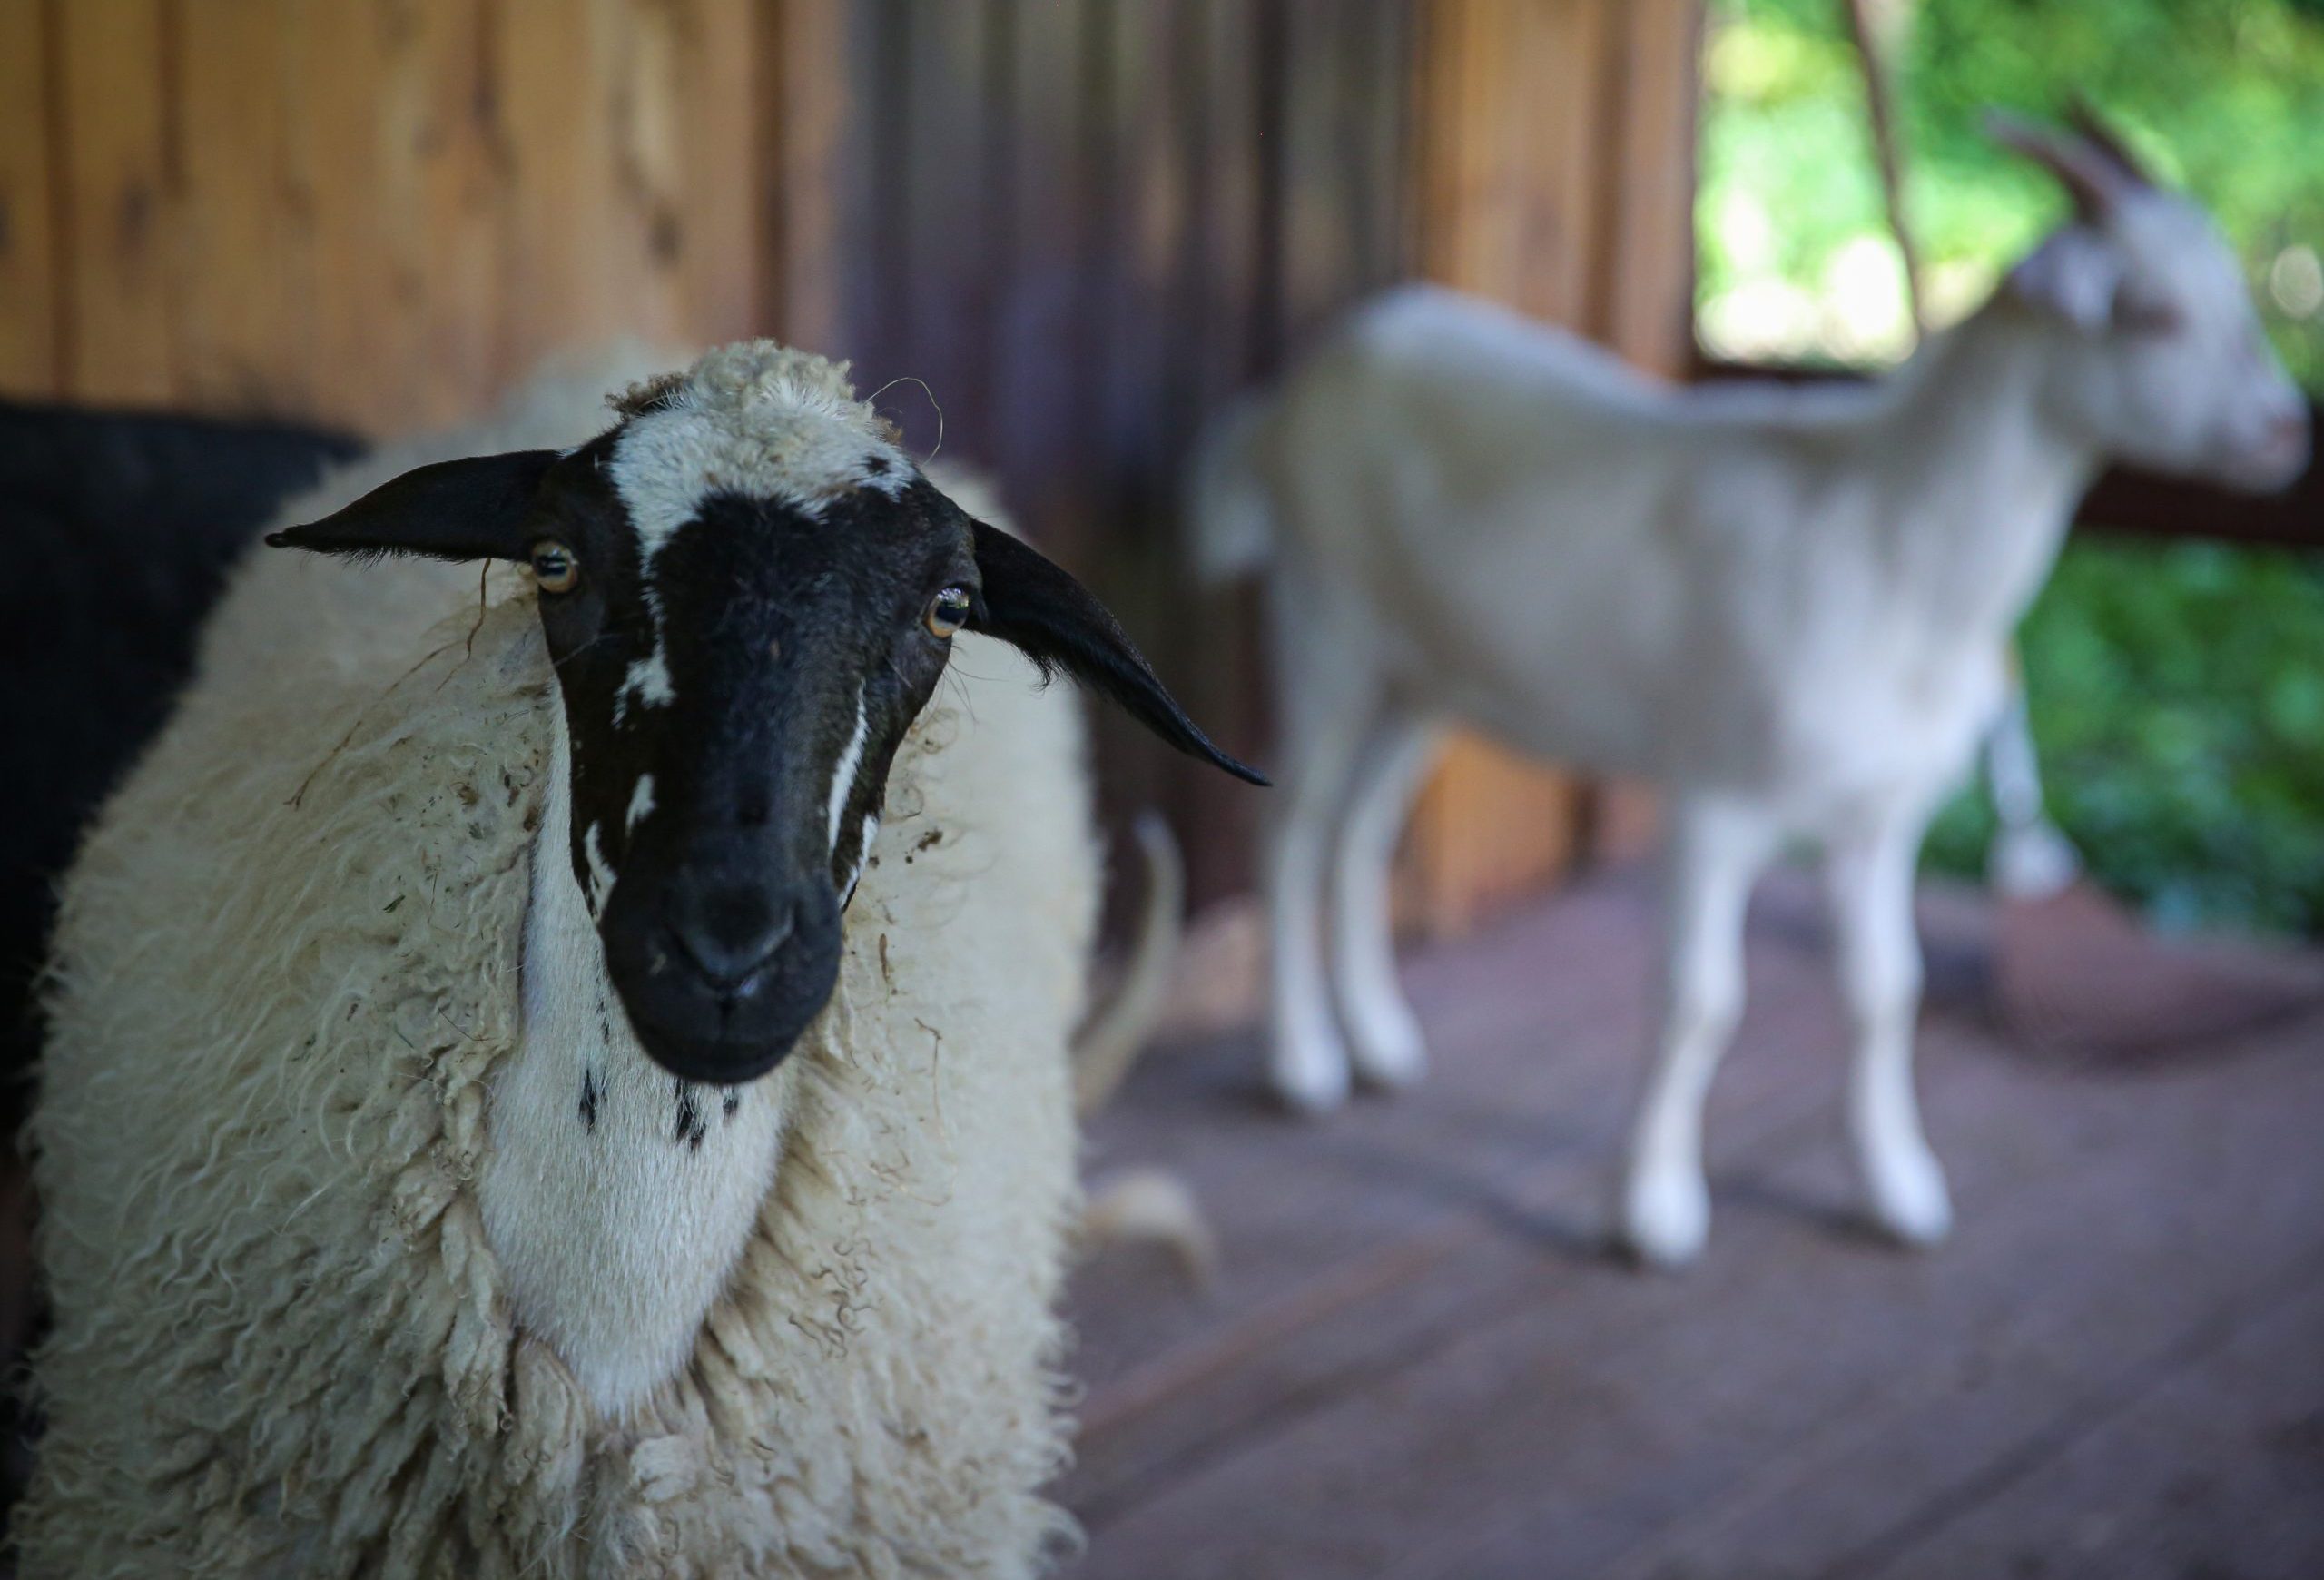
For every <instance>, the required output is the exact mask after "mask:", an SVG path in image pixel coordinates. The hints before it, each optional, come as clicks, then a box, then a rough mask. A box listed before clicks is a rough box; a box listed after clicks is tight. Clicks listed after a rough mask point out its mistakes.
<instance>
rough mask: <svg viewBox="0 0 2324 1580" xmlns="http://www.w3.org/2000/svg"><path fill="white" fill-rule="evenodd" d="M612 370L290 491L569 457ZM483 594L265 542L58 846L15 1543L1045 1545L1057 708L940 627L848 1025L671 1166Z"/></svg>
mask: <svg viewBox="0 0 2324 1580" xmlns="http://www.w3.org/2000/svg"><path fill="white" fill-rule="evenodd" d="M621 381H622V380H621V379H620V378H619V377H618V376H616V375H611V374H608V373H606V372H605V371H603V370H599V371H597V372H596V373H595V374H594V375H576V376H575V377H574V378H571V379H568V380H564V381H561V382H550V383H547V384H545V385H544V386H542V387H540V388H537V389H536V390H534V391H532V393H531V394H530V396H529V397H528V398H527V400H520V401H518V402H517V403H515V404H514V405H513V406H512V408H511V409H510V410H509V411H508V412H507V413H505V414H504V415H503V417H502V418H501V419H500V420H497V421H496V422H494V423H490V424H485V425H479V426H478V427H477V428H475V429H471V430H465V431H462V432H459V433H455V434H449V435H442V436H438V437H436V438H433V439H426V440H416V441H412V442H409V443H405V444H399V445H394V446H389V447H387V448H385V449H382V450H381V451H379V452H378V453H377V454H375V455H374V456H372V457H370V458H369V459H367V460H366V461H365V462H363V463H362V464H361V465H359V467H357V468H355V469H351V470H350V472H348V473H346V474H344V475H342V476H341V477H340V478H337V479H333V480H332V481H330V483H328V484H326V485H325V486H324V488H323V489H320V490H319V491H318V492H317V493H316V494H315V495H313V496H311V497H310V498H309V499H304V500H302V501H300V502H299V503H298V504H296V505H295V506H293V507H292V508H291V509H290V510H289V511H287V512H286V516H287V518H289V519H291V520H304V519H311V518H314V517H316V516H319V515H321V514H324V513H326V512H328V511H329V510H330V509H334V508H336V507H337V506H338V505H340V504H341V503H343V502H345V501H346V500H348V499H352V498H354V497H356V496H357V495H359V494H360V493H362V492H364V491H366V490H367V489H369V488H370V487H373V486H376V485H377V484H379V483H380V482H382V481H385V480H386V479H388V478H389V477H392V476H394V475H397V474H399V473H401V472H402V471H405V470H407V469H409V468H411V467H413V466H415V465H419V464H423V463H425V462H428V461H430V460H435V459H445V458H447V457H449V456H454V455H465V454H472V453H478V452H479V451H485V450H493V449H516V448H522V447H527V446H542V445H566V444H569V443H571V442H573V441H574V440H576V439H580V438H584V437H586V434H587V433H588V432H589V431H591V430H592V424H593V422H597V423H601V421H602V407H601V405H600V403H599V392H601V391H603V390H606V388H608V387H609V386H614V385H617V384H618V383H619V382H621ZM486 601H487V605H488V607H481V606H480V605H479V598H478V577H477V571H476V569H475V568H473V567H466V568H461V567H439V566H432V565H428V564H424V563H414V562H402V563H396V564H390V565H382V566H377V567H368V568H366V567H358V566H353V565H350V564H347V563H344V562H335V561H331V560H327V559H324V558H320V557H314V556H307V555H298V554H291V553H287V552H280V551H262V552H260V553H258V554H256V555H254V556H253V557H252V558H251V560H249V561H248V562H247V563H245V564H244V565H243V566H242V567H241V569H240V570H239V571H238V572H237V573H236V576H235V578H234V579H233V581H232V583H231V587H230V588H229V590H228V593H227V595H226V597H225V599H224V600H223V602H222V606H221V607H220V609H219V611H218V613H217V615H216V616H215V617H214V618H213V620H212V624H211V625H210V627H208V628H207V630H206V631H205V634H204V637H203V641H202V651H201V656H200V660H199V664H198V668H197V674H196V677H195V679H194V681H193V682H192V685H191V686H190V687H189V688H188V691H187V693H186V695H185V696H184V698H183V700H182V705H181V706H180V708H179V709H178V712H177V713H176V715H175V716H174V717H173V718H172V721H171V723H170V724H169V726H167V727H166V728H165V729H164V731H163V732H162V736H161V737H160V738H159V739H158V740H157V741H156V742H155V744H154V745H153V748H152V749H151V751H150V752H149V753H148V755H146V757H145V759H144V760H143V762H142V763H141V764H140V765H139V766H138V767H137V769H136V770H135V771H134V772H133V774H132V775H130V776H129V778H128V780H127V782H126V783H125V784H124V785H123V787H122V789H121V790H120V792H119V793H118V794H117V795H115V796H114V797H113V800H112V802H111V803H110V804H109V805H108V806H107V807H106V809H105V811H104V812H103V814H102V815H101V816H100V817H99V819H98V821H97V823H96V825H95V826H94V829H93V830H92V832H91V834H90V836H89V839H88V842H87V844H86V846H85V848H84V853H83V854H82V857H81V859H80V861H79V862H78V863H77V864H76V865H75V867H74V872H73V874H72V875H71V877H70V878H69V880H68V882H67V884H66V886H65V892H64V909H63V915H62V918H61V921H60V925H59V930H58V937H57V943H56V952H55V972H56V983H55V987H54V996H53V1010H54V1030H53V1033H52V1037H51V1042H50V1051H49V1055H48V1063H47V1068H46V1071H45V1082H44V1093H43V1098H42V1101H41V1104H40V1106H39V1109H38V1111H37V1112H36V1115H35V1119H34V1126H33V1137H34V1144H35V1148H36V1150H37V1155H38V1161H37V1164H36V1169H37V1172H38V1179H39V1184H40V1188H41V1190H42V1192H43V1197H44V1201H45V1202H46V1203H47V1209H46V1211H45V1214H44V1220H43V1223H42V1226H41V1231H40V1234H41V1240H40V1245H41V1250H42V1255H43V1259H44V1266H45V1271H46V1273H47V1276H48V1279H49V1281H50V1287H51V1289H52V1290H53V1292H54V1301H55V1311H56V1324H55V1328H54V1333H53V1335H52V1337H51V1338H49V1339H48V1341H47V1342H46V1343H45V1344H44V1347H43V1348H42V1350H41V1352H40V1355H39V1357H38V1358H37V1361H36V1380H37V1383H38V1386H39V1388H40V1390H41V1393H42V1396H43V1397H44V1401H45V1404H46V1407H47V1410H48V1419H49V1426H48V1431H47V1436H46V1438H45V1440H44V1444H43V1452H42V1457H41V1462H40V1466H39V1469H38V1472H37V1476H36V1479H35V1481H34V1486H33V1489H32V1492H31V1494H30V1496H29V1497H28V1500H27V1501H26V1503H25V1506H24V1507H23V1509H22V1511H21V1524H20V1526H19V1531H20V1533H21V1536H22V1539H23V1542H24V1572H25V1574H26V1575H28V1576H45V1575H123V1574H125V1575H154V1574H165V1573H166V1574H184V1575H235V1576H245V1575H286V1576H287V1575H321V1574H331V1573H351V1572H358V1571H360V1572H365V1573H374V1572H376V1573H382V1574H428V1575H450V1574H458V1575H485V1576H513V1575H518V1574H523V1575H729V1574H743V1573H748V1574H753V1575H759V1574H766V1575H774V1574H815V1575H829V1574H835V1573H859V1572H860V1573H875V1574H895V1573H907V1572H909V1573H923V1574H963V1575H970V1574H974V1575H1019V1574H1023V1573H1026V1572H1028V1571H1029V1570H1030V1569H1031V1568H1032V1567H1034V1566H1035V1565H1036V1564H1037V1563H1038V1561H1039V1554H1040V1553H1041V1552H1042V1551H1043V1550H1044V1549H1045V1547H1046V1545H1048V1544H1049V1542H1050V1541H1051V1540H1052V1539H1053V1538H1055V1536H1057V1535H1058V1533H1059V1531H1060V1529H1061V1528H1062V1527H1063V1525H1064V1521H1063V1517H1062V1516H1060V1515H1059V1513H1058V1512H1057V1511H1056V1510H1055V1509H1054V1508H1052V1507H1051V1506H1049V1505H1048V1504H1047V1503H1045V1502H1043V1501H1042V1500H1041V1499H1040V1498H1039V1496H1038V1495H1037V1490H1036V1489H1037V1488H1038V1487H1039V1486H1040V1485H1041V1483H1042V1482H1044V1481H1045V1480H1046V1479H1047V1478H1048V1477H1049V1475H1050V1474H1051V1473H1052V1472H1053V1471H1054V1469H1055V1467H1056V1466H1057V1464H1058V1463H1059V1458H1060V1457H1061V1454H1062V1422H1061V1420H1060V1418H1059V1414H1058V1411H1057V1391H1058V1390H1057V1384H1056V1381H1055V1378H1054V1377H1053V1374H1052V1373H1051V1371H1050V1370H1049V1367H1050V1365H1051V1363H1052V1361H1053V1359H1054V1357H1055V1355H1056V1351H1057V1347H1058V1342H1059V1333H1058V1328H1057V1326H1056V1323H1055V1320H1054V1317H1053V1314H1052V1311H1051V1302H1052V1299H1053V1298H1054V1295H1055V1292H1056V1289H1057V1285H1058V1280H1059V1270H1060V1265H1061V1256H1062V1250H1063V1244H1064V1236H1065V1233H1066V1230H1067V1228H1068V1221H1069V1219H1070V1216H1071V1212H1072V1206H1073V1201H1074V1195H1075V1192H1074V1186H1073V1178H1072V1164H1073V1157H1072V1152H1073V1126H1072V1121H1071V1117H1070V1111H1069V1088H1068V1081H1069V1077H1068V1068H1067V1051H1066V1039H1067V1035H1068V1031H1069V1029H1070V1027H1071V1026H1072V1025H1073V1023H1074V1022H1075V1021H1076V1020H1077V1019H1078V1013H1079V1010H1080V1005H1081V996H1082V982H1083V976H1084V971H1085V966H1086V959H1087V952H1088V943H1089V939H1090V935H1091V932H1092V928H1093V925H1094V916H1095V904H1096V894H1097V875H1096V864H1095V857H1094V849H1093V842H1092V836H1091V834H1090V829H1089V823H1088V786H1087V780H1086V775H1085V772H1084V769H1083V766H1082V763H1081V751H1082V747H1081V741H1080V735H1079V725H1078V714H1077V712H1076V709H1075V707H1074V705H1073V703H1072V702H1071V700H1070V699H1069V697H1068V696H1067V695H1066V694H1065V693H1063V692H1061V691H1060V692H1042V691H1040V690H1039V689H1037V688H1036V687H1035V686H1032V685H1031V684H1030V682H1031V680H1032V673H1031V670H1030V668H1029V667H1028V666H1026V665H1024V664H1023V663H1022V662H1021V661H1020V660H1019V659H1018V658H1017V657H1015V655H1014V654H1013V652H1012V651H1011V650H1009V649H1008V648H1006V647H1001V646H1000V645H999V644H996V643H990V642H988V641H986V640H985V639H983V638H980V637H962V638H960V641H961V642H962V643H963V644H964V645H965V647H966V648H967V650H966V651H964V652H963V654H962V662H961V663H960V665H959V666H958V667H955V669H954V671H953V676H952V677H951V678H950V679H948V680H947V681H946V682H945V683H944V685H943V686H941V687H940V691H939V695H938V697H937V699H936V700H935V702H933V703H932V704H931V706H930V708H929V710H928V711H927V713H926V714H924V715H923V716H922V718H921V720H920V722H919V723H918V724H916V725H915V726H913V729H912V731H911V734H910V736H908V737H907V739H906V742H905V744H904V746H903V747H902V748H901V750H900V752H899V753H898V755H897V758H896V762H895V765H894V767H893V770H892V774H891V781H890V794H889V801H888V814H889V823H890V832H889V835H888V844H887V845H886V846H885V847H874V848H873V850H872V853H871V855H870V858H869V861H868V864H867V865H866V867H865V869H864V870H863V872H862V883H861V888H860V891H859V892H858V893H857V894H856V895H855V897H854V902H853V904H852V906H851V908H850V910H849V912H848V914H847V930H846V936H845V953H844V958H843V962H842V972H841V979H840V985H839V987H838V989H837V991H836V992H835V994H834V997H833V1000H832V1004H831V1006H830V1008H829V1009H828V1010H827V1011H826V1012H825V1013H824V1014H823V1015H822V1017H821V1018H820V1019H819V1020H818V1021H817V1022H815V1024H814V1025H813V1026H812V1027H811V1028H810V1030H809V1032H807V1033H806V1035H805V1036H804V1037H803V1039H802V1042H801V1044H800V1046H799V1047H798V1049H797V1050H796V1051H795V1052H793V1054H792V1056H791V1057H790V1058H789V1059H788V1060H786V1061H785V1062H783V1064H782V1065H781V1066H779V1067H778V1068H777V1070H776V1071H774V1072H773V1073H772V1074H770V1075H769V1076H767V1077H765V1078H763V1079H762V1080H761V1081H757V1082H754V1083H753V1084H752V1085H750V1086H749V1087H748V1088H746V1089H744V1090H743V1091H742V1093H741V1101H740V1103H739V1105H738V1108H737V1111H736V1112H735V1114H734V1117H733V1120H732V1121H731V1124H730V1123H729V1121H727V1120H726V1118H725V1116H724V1112H723V1108H722V1104H721V1101H720V1097H719V1094H718V1093H717V1092H716V1091H714V1090H713V1089H702V1091H701V1093H700V1102H699V1109H698V1113H699V1117H700V1118H701V1119H702V1120H704V1121H706V1129H705V1132H704V1140H703V1142H702V1146H701V1150H700V1151H699V1152H696V1151H694V1150H692V1149H691V1148H688V1147H685V1146H682V1145H678V1144H675V1143H674V1141H673V1137H672V1128H673V1125H674V1122H675V1104H676V1092H675V1083H674V1082H673V1081H671V1079H670V1078H668V1077H667V1076H665V1075H664V1074H663V1073H661V1072H660V1071H659V1070H658V1068H657V1067H652V1066H648V1065H645V1064H644V1062H643V1061H642V1057H641V1056H640V1055H638V1054H637V1052H636V1051H635V1047H634V1044H630V1043H629V1042H628V1041H627V1039H626V1037H625V1036H623V1035H620V1034H618V1033H617V1034H616V1035H615V1036H614V1037H613V1038H612V1039H610V1042H611V1044H612V1045H610V1046H608V1045H607V1042H608V1039H607V1038H606V1037H605V1036H604V1034H603V1033H602V1032H601V1031H600V1029H599V1028H598V1026H597V1025H596V1023H595V1007H596V1006H595V1002H594V998H593V994H592V989H591V984H592V983H593V982H595V981H599V980H601V979H602V972H601V970H600V969H599V968H598V967H597V966H596V962H595V961H594V960H593V959H592V958H591V953H592V951H593V948H594V929H591V928H589V927H588V926H587V925H586V919H585V918H584V917H583V916H582V915H581V914H580V913H579V912H578V907H577V900H578V896H577V893H576V886H575V884H574V881H573V878H572V864H571V863H570V862H569V861H568V860H566V857H565V854H564V846H563V844H561V841H560V838H559V835H558V834H557V832H556V820H557V818H558V816H559V815H560V806H561V805H562V803H561V798H560V795H559V790H558V786H559V784H560V775H559V765H558V754H557V750H556V733H557V726H558V723H559V721H560V719H561V716H562V709H561V704H560V702H559V700H558V698H557V696H556V685H555V680H554V677H553V676H552V674H551V671H550V669H549V667H548V663H547V653H546V647H545V644H544V643H543V641H542V639H541V637H540V633H539V628H538V620H537V616H536V615H535V613H534V611H533V607H532V599H531V596H530V594H529V592H528V590H527V588H525V587H524V585H523V583H522V581H521V579H520V578H517V576H515V575H513V574H511V573H507V572H505V571H497V572H495V573H493V575H492V577H491V578H490V591H489V595H488V597H487V600H486ZM980 677H981V678H980ZM302 781H303V782H304V783H303V785H302ZM935 831H940V832H941V834H942V838H941V840H940V842H936V843H933V844H931V845H930V846H929V847H928V848H926V849H918V850H916V856H915V860H914V861H913V862H912V863H911V864H906V863H904V862H903V861H902V860H901V854H902V852H903V851H904V850H906V849H913V848H915V847H916V846H917V845H918V844H919V842H921V840H922V839H923V838H924V836H925V835H926V834H929V833H931V832H935ZM536 853H538V857H536ZM883 856H884V857H886V858H887V859H884V860H883V859H882V858H883ZM585 940H586V943H584V941H585ZM614 1018H615V1022H616V1025H617V1024H618V1012H616V1013H615V1017H614ZM598 1055H602V1056H604V1057H605V1058H606V1061H607V1078H606V1085H605V1088H604V1090H603V1091H602V1092H601V1093H600V1111H599V1120H598V1128H599V1138H600V1139H601V1140H603V1141H607V1142H609V1143H610V1144H609V1145H608V1146H606V1147H605V1148H601V1149H599V1150H596V1151H594V1152H586V1153H585V1151H584V1150H582V1149H580V1148H579V1147H577V1146H576V1139H577V1138H578V1137H580V1136H581V1135H582V1133H583V1131H582V1126H581V1123H580V1121H579V1117H578V1115H577V1114H576V1099H577V1098H578V1096H579V1095H580V1064H581V1062H582V1061H583V1060H585V1059H586V1058H589V1057H595V1056H598Z"/></svg>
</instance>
